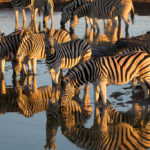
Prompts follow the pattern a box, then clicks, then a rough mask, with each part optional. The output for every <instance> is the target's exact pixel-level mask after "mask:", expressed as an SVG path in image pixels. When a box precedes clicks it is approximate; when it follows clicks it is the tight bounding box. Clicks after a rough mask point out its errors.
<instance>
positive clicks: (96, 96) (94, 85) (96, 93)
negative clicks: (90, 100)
mask: <svg viewBox="0 0 150 150" xmlns="http://www.w3.org/2000/svg"><path fill="white" fill-rule="evenodd" d="M93 87H94V102H95V103H98V99H99V93H100V87H99V84H97V83H94V84H93Z"/></svg>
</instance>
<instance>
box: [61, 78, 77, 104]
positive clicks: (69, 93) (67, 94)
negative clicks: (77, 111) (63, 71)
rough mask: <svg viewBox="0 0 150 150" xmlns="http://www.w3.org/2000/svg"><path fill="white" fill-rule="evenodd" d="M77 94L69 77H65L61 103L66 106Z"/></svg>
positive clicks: (62, 82)
mask: <svg viewBox="0 0 150 150" xmlns="http://www.w3.org/2000/svg"><path fill="white" fill-rule="evenodd" d="M74 94H75V87H74V86H73V85H72V84H71V82H70V79H69V78H68V77H64V78H63V79H62V81H61V88H60V99H59V102H60V104H61V106H62V105H64V104H65V103H66V102H67V101H70V100H72V98H73V96H74Z"/></svg>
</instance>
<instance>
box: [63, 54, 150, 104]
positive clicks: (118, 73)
mask: <svg viewBox="0 0 150 150" xmlns="http://www.w3.org/2000/svg"><path fill="white" fill-rule="evenodd" d="M149 69H150V55H148V54H147V53H144V52H141V53H140V52H139V53H132V54H129V55H125V56H108V57H107V56H106V57H99V58H95V59H92V60H89V61H87V62H85V63H80V64H78V65H76V66H75V67H73V68H72V69H71V70H69V71H68V72H67V74H66V75H65V77H64V79H63V81H62V90H63V92H62V94H61V97H60V100H61V101H62V99H71V97H72V96H73V95H74V89H76V88H77V87H79V86H81V85H83V84H84V83H87V82H90V83H92V84H93V87H94V100H95V102H96V103H97V102H98V99H99V92H100V89H101V97H102V101H103V103H104V104H106V103H107V94H106V85H109V84H115V85H122V84H125V83H128V82H129V81H131V80H132V79H134V78H136V79H137V80H138V81H139V82H140V84H141V86H142V88H143V90H144V94H145V98H146V99H147V98H149V84H150V81H149V80H150V70H149Z"/></svg>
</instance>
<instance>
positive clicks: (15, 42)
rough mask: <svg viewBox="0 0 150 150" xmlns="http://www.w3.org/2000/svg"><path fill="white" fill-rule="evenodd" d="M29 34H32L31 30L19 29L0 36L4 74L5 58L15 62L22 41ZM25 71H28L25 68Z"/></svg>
mask: <svg viewBox="0 0 150 150" xmlns="http://www.w3.org/2000/svg"><path fill="white" fill-rule="evenodd" d="M27 34H30V31H27V30H18V31H15V32H13V33H11V34H9V35H7V36H0V61H1V73H2V75H4V74H5V69H4V68H5V60H6V61H12V64H13V63H14V60H15V56H16V53H17V50H18V47H19V44H20V41H21V39H22V38H23V37H24V36H25V35H27ZM24 72H26V71H25V70H24Z"/></svg>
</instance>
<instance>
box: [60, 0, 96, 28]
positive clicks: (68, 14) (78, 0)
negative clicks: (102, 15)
mask: <svg viewBox="0 0 150 150" xmlns="http://www.w3.org/2000/svg"><path fill="white" fill-rule="evenodd" d="M93 1H94V0H72V1H70V2H68V3H67V4H66V5H65V6H64V7H63V10H62V14H61V21H60V25H61V28H62V29H64V28H65V24H66V23H67V21H69V19H70V22H71V23H72V21H73V20H72V19H73V18H72V15H73V12H74V11H75V10H76V9H77V8H78V7H80V6H81V5H82V4H84V3H85V2H93ZM88 19H89V18H88V17H87V16H85V21H86V25H88ZM96 21H97V20H96ZM90 22H93V19H91V18H90ZM97 23H98V22H97Z"/></svg>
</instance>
